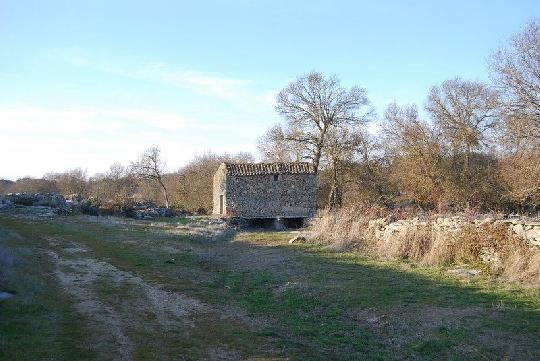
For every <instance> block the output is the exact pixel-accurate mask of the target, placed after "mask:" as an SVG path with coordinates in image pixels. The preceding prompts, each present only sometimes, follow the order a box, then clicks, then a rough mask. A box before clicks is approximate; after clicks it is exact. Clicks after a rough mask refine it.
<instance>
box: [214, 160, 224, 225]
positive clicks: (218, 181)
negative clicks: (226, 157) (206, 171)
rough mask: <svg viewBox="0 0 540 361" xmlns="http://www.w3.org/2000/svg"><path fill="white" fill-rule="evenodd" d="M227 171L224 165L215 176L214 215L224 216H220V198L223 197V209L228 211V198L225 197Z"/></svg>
mask: <svg viewBox="0 0 540 361" xmlns="http://www.w3.org/2000/svg"><path fill="white" fill-rule="evenodd" d="M225 180H226V170H225V165H224V164H222V165H221V166H220V167H219V168H218V170H217V171H216V173H215V174H214V186H213V212H212V213H213V214H215V215H221V216H224V214H220V196H223V209H224V210H226V209H227V197H226V195H225V191H226V189H225V186H226V183H225Z"/></svg>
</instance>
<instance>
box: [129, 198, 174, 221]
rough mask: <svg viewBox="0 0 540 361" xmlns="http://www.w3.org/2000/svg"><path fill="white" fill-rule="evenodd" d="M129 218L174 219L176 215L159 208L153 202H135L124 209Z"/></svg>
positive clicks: (166, 209)
mask: <svg viewBox="0 0 540 361" xmlns="http://www.w3.org/2000/svg"><path fill="white" fill-rule="evenodd" d="M123 212H124V214H125V215H126V216H127V217H131V218H135V219H153V218H158V217H172V216H173V215H174V213H173V212H172V211H171V210H170V209H168V208H165V207H158V206H157V205H156V204H155V203H153V202H147V201H146V202H145V201H141V202H135V203H133V204H130V205H128V206H126V207H124V209H123Z"/></svg>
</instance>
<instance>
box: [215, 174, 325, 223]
mask: <svg viewBox="0 0 540 361" xmlns="http://www.w3.org/2000/svg"><path fill="white" fill-rule="evenodd" d="M275 177H277V180H276V179H275ZM226 183H227V194H226V199H227V200H226V202H227V215H230V216H234V217H242V218H296V217H298V218H300V217H303V218H306V217H313V216H314V213H315V207H316V201H317V199H316V188H317V187H316V180H315V174H278V175H274V174H263V175H252V176H227V181H226Z"/></svg>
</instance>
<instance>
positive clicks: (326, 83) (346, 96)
mask: <svg viewBox="0 0 540 361" xmlns="http://www.w3.org/2000/svg"><path fill="white" fill-rule="evenodd" d="M276 110H277V112H278V113H279V114H280V115H281V116H282V117H283V118H284V119H285V121H286V124H285V127H284V129H283V132H284V135H285V139H286V140H289V141H291V142H293V143H296V144H299V145H301V146H302V147H303V149H305V152H306V157H307V158H309V159H310V160H311V161H312V164H313V167H314V168H315V170H316V171H318V170H319V165H320V161H321V157H322V154H323V150H324V148H325V146H326V141H327V137H328V133H329V132H330V131H332V130H333V129H338V128H340V127H342V126H344V125H350V124H358V123H364V122H366V121H367V120H368V118H369V116H370V115H371V114H372V109H371V108H369V101H368V99H367V97H366V91H365V90H364V89H362V88H359V87H356V86H355V87H352V88H350V89H346V88H344V87H342V86H341V84H340V81H339V79H338V78H337V77H336V76H335V75H334V76H330V77H324V76H323V75H322V74H321V73H317V72H311V73H309V74H307V75H303V76H299V77H298V78H297V79H296V80H295V81H293V82H292V83H290V84H289V85H287V86H286V87H285V88H284V89H283V90H281V91H280V92H279V94H278V96H277V104H276ZM360 110H364V112H363V113H361V112H360Z"/></svg>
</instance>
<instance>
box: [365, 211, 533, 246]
mask: <svg viewBox="0 0 540 361" xmlns="http://www.w3.org/2000/svg"><path fill="white" fill-rule="evenodd" d="M490 224H505V225H507V227H508V231H509V232H511V233H512V234H513V235H515V236H517V237H518V238H519V239H522V240H523V241H524V242H526V243H528V244H530V245H534V246H539V247H540V221H534V220H524V219H501V218H498V219H497V218H490V217H487V218H482V219H469V218H465V217H462V216H454V217H439V218H436V219H434V220H421V219H419V218H412V219H403V220H398V221H394V222H391V221H389V220H388V219H387V218H379V219H374V220H371V221H369V223H368V228H367V233H368V234H369V236H371V237H373V238H374V239H376V240H379V241H383V242H392V241H394V240H396V239H398V238H404V237H407V236H408V235H410V234H412V233H416V234H418V233H429V234H430V236H431V237H433V238H437V237H447V238H448V237H452V236H454V235H458V234H459V233H460V232H461V231H462V230H463V229H465V228H468V227H471V226H486V225H490Z"/></svg>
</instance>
